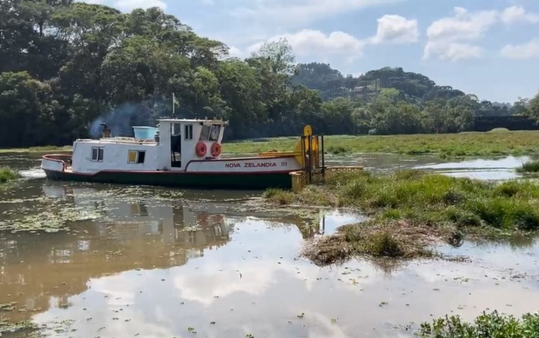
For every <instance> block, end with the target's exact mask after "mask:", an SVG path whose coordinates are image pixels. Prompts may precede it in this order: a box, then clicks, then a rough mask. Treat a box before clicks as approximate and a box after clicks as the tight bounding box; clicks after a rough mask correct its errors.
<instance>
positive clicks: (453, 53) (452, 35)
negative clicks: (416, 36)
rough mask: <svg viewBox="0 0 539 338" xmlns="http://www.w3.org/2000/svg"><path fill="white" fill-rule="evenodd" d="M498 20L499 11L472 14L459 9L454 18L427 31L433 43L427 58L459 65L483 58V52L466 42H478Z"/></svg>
mask: <svg viewBox="0 0 539 338" xmlns="http://www.w3.org/2000/svg"><path fill="white" fill-rule="evenodd" d="M497 20H498V13H497V12H496V11H478V12H468V11H467V10H466V9H464V8H461V7H456V8H455V9H454V16H452V17H448V18H443V19H440V20H437V21H434V22H433V23H432V24H431V25H430V27H429V28H428V29H427V37H428V39H429V41H428V42H427V45H426V46H425V53H424V56H423V58H424V59H428V58H438V59H439V60H444V61H458V60H462V59H473V58H479V57H481V55H482V53H483V49H482V48H481V47H479V46H476V45H473V44H470V43H468V42H466V41H475V40H478V39H480V38H481V37H483V36H484V35H485V33H486V32H487V31H488V30H489V28H490V27H492V26H493V25H494V24H495V23H496V22H497Z"/></svg>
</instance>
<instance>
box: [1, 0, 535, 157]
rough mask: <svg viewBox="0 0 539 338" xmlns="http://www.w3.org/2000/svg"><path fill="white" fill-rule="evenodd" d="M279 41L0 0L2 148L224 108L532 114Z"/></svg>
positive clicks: (334, 125) (380, 119) (255, 117)
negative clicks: (247, 44)
mask: <svg viewBox="0 0 539 338" xmlns="http://www.w3.org/2000/svg"><path fill="white" fill-rule="evenodd" d="M292 53H293V51H292V50H291V48H290V47H289V45H288V44H287V43H286V41H284V40H282V41H279V42H275V43H269V44H266V45H264V46H263V47H262V48H261V49H260V51H258V52H257V53H254V54H253V55H252V56H250V57H249V58H247V59H245V60H240V59H237V58H230V57H229V56H228V47H227V46H226V45H225V44H223V43H222V42H219V41H215V40H211V39H208V38H205V37H201V36H198V35H197V34H196V33H195V32H194V31H193V30H192V29H191V28H190V27H188V26H186V25H184V24H183V23H182V22H181V21H180V20H179V19H178V18H175V17H174V16H171V15H167V14H165V13H164V12H163V11H161V10H160V9H158V8H151V9H148V10H142V9H137V10H134V11H133V12H131V13H127V14H126V13H121V12H119V11H117V10H115V9H112V8H109V7H105V6H100V5H93V4H87V3H80V2H72V0H2V1H1V2H0V147H26V146H35V145H52V144H54V145H64V144H70V143H71V142H72V141H73V139H75V138H79V137H88V136H89V135H90V134H91V132H92V128H95V127H96V125H97V126H98V125H99V123H100V122H109V123H111V122H112V123H113V124H114V128H115V131H116V133H124V134H128V133H129V132H130V130H129V126H131V125H134V124H139V125H140V124H153V123H155V119H156V118H159V117H165V116H166V117H170V116H172V95H173V93H174V94H175V95H176V97H177V100H178V106H177V107H176V117H183V118H191V117H199V118H204V117H208V118H213V117H217V118H223V119H226V120H229V121H230V124H231V128H230V130H229V133H228V134H227V137H228V138H233V139H238V138H247V137H259V136H280V135H292V134H297V133H298V132H300V131H301V129H302V126H303V125H304V124H306V123H310V124H312V125H314V127H315V128H316V129H317V130H318V131H320V132H324V133H326V134H344V133H347V134H357V133H368V132H370V133H378V134H390V133H421V132H436V133H445V132H458V131H462V130H466V129H468V128H470V126H471V124H472V123H473V117H474V116H475V115H481V114H483V115H507V114H529V113H534V112H535V114H536V115H539V99H537V98H536V99H535V100H532V101H531V102H527V101H525V100H522V101H521V102H517V104H516V105H514V106H513V107H511V108H510V109H509V108H508V107H507V106H506V105H496V104H492V103H490V102H487V101H484V102H480V101H479V100H478V99H477V97H475V96H473V95H466V94H465V93H463V92H461V91H458V90H455V89H453V88H451V87H443V86H437V85H436V84H435V83H434V82H433V81H431V80H430V79H428V78H427V77H425V76H423V75H420V74H414V73H407V72H404V71H403V70H402V69H391V68H383V69H380V70H375V71H371V72H368V73H366V74H364V75H362V76H360V77H358V78H354V77H352V76H348V77H344V76H343V75H342V74H341V73H340V72H338V71H336V70H333V69H331V68H330V67H329V65H325V64H316V63H313V64H300V65H296V63H295V60H294V57H293V54H292Z"/></svg>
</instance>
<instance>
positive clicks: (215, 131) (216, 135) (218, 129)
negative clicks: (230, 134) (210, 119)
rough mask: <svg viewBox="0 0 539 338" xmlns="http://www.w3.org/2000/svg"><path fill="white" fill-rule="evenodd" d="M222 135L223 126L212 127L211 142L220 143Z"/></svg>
mask: <svg viewBox="0 0 539 338" xmlns="http://www.w3.org/2000/svg"><path fill="white" fill-rule="evenodd" d="M220 133H221V126H219V125H213V126H211V132H210V141H218V140H219V134H220Z"/></svg>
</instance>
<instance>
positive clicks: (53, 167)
mask: <svg viewBox="0 0 539 338" xmlns="http://www.w3.org/2000/svg"><path fill="white" fill-rule="evenodd" d="M71 163H72V155H70V154H53V155H45V156H43V157H42V159H41V169H43V170H44V171H45V173H46V174H47V177H50V176H51V174H55V173H63V172H66V171H70V170H71Z"/></svg>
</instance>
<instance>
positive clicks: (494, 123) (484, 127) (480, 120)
mask: <svg viewBox="0 0 539 338" xmlns="http://www.w3.org/2000/svg"><path fill="white" fill-rule="evenodd" d="M495 128H507V129H509V130H539V125H538V124H537V122H536V121H535V120H533V119H530V118H529V117H527V116H477V117H475V118H474V127H473V131H490V130H492V129H495Z"/></svg>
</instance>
